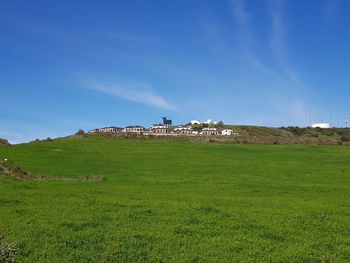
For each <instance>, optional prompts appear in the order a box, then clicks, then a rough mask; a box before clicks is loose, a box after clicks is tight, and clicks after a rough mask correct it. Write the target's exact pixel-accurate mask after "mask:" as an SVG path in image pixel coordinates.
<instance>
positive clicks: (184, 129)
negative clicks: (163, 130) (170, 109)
mask: <svg viewBox="0 0 350 263" xmlns="http://www.w3.org/2000/svg"><path fill="white" fill-rule="evenodd" d="M174 132H176V133H178V134H191V133H192V127H190V126H179V127H177V128H175V129H174Z"/></svg>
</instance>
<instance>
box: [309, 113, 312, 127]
mask: <svg viewBox="0 0 350 263" xmlns="http://www.w3.org/2000/svg"><path fill="white" fill-rule="evenodd" d="M309 120H310V127H311V126H312V113H311V109H310V111H309Z"/></svg>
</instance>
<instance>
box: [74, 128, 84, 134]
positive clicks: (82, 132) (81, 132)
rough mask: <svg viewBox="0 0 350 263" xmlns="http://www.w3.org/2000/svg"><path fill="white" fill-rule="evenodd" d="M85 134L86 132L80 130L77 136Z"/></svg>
mask: <svg viewBox="0 0 350 263" xmlns="http://www.w3.org/2000/svg"><path fill="white" fill-rule="evenodd" d="M84 134H85V132H84V130H83V129H79V130H78V131H77V132H76V133H75V135H84Z"/></svg>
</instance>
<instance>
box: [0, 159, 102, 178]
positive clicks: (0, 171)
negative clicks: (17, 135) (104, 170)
mask: <svg viewBox="0 0 350 263" xmlns="http://www.w3.org/2000/svg"><path fill="white" fill-rule="evenodd" d="M0 175H5V176H8V177H12V178H15V179H20V180H32V181H33V180H36V181H40V180H45V181H95V182H100V181H104V180H105V178H104V177H103V176H101V175H87V176H82V177H64V176H62V177H51V176H45V175H33V174H31V173H30V172H28V171H25V170H23V169H22V168H21V167H19V166H18V165H14V164H13V163H11V162H9V161H8V160H7V159H4V160H0Z"/></svg>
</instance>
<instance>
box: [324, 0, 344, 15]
mask: <svg viewBox="0 0 350 263" xmlns="http://www.w3.org/2000/svg"><path fill="white" fill-rule="evenodd" d="M342 2H343V0H328V1H327V2H326V5H325V15H326V17H327V18H330V17H333V16H334V15H336V13H337V11H338V10H339V8H340V6H341V4H342Z"/></svg>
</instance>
